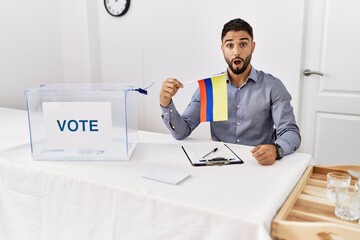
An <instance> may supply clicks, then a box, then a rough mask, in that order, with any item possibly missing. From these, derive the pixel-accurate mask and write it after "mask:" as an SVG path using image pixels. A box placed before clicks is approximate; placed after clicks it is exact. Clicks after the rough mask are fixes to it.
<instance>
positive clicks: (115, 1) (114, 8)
mask: <svg viewBox="0 0 360 240" xmlns="http://www.w3.org/2000/svg"><path fill="white" fill-rule="evenodd" d="M104 5H105V9H106V11H107V12H108V13H109V14H110V15H111V16H114V17H121V16H123V15H125V13H126V12H127V11H128V10H129V7H130V0H104Z"/></svg>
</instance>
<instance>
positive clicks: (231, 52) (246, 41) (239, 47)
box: [221, 31, 255, 75]
mask: <svg viewBox="0 0 360 240" xmlns="http://www.w3.org/2000/svg"><path fill="white" fill-rule="evenodd" d="M221 49H222V51H223V54H224V58H225V61H226V62H227V64H228V65H229V68H230V69H231V71H232V72H233V73H234V74H236V75H238V74H241V73H243V72H244V71H245V70H246V68H247V67H248V66H249V64H250V62H251V56H252V53H253V52H254V49H255V42H253V41H252V39H251V37H250V35H249V34H248V33H247V32H246V31H236V32H235V31H230V32H227V33H226V35H225V36H224V38H223V40H222V44H221Z"/></svg>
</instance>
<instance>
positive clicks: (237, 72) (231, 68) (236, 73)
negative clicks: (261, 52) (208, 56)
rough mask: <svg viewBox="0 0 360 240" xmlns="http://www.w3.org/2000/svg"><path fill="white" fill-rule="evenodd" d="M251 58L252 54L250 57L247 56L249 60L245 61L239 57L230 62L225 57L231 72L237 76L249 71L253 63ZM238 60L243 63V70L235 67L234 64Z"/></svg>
mask: <svg viewBox="0 0 360 240" xmlns="http://www.w3.org/2000/svg"><path fill="white" fill-rule="evenodd" d="M251 57H252V54H250V55H249V56H247V58H245V59H243V58H241V57H237V58H234V59H233V60H230V59H228V58H226V57H225V61H226V63H227V64H228V66H229V68H230V70H231V71H232V72H233V73H234V74H235V75H239V74H242V73H243V72H245V70H246V69H247V67H248V66H249V64H250V62H251ZM236 60H239V61H240V60H241V61H242V62H243V65H242V67H241V68H235V67H234V66H233V62H234V61H236Z"/></svg>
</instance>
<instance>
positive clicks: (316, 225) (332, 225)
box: [271, 165, 360, 240]
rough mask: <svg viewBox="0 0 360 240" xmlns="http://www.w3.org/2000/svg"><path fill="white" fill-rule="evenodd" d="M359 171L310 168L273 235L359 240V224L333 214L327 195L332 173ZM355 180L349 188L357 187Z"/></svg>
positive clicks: (279, 215) (280, 215)
mask: <svg viewBox="0 0 360 240" xmlns="http://www.w3.org/2000/svg"><path fill="white" fill-rule="evenodd" d="M349 169H350V170H356V171H360V165H343V166H309V167H308V168H307V170H306V171H305V173H304V175H303V176H302V178H301V179H300V180H299V181H298V183H297V184H296V186H295V188H294V190H293V191H292V192H291V194H290V196H289V197H288V199H287V200H286V201H285V203H284V204H283V206H282V207H281V209H280V211H279V212H278V213H277V214H276V216H275V218H274V220H273V222H272V229H271V235H272V236H273V237H274V238H278V239H283V240H286V239H288V240H302V239H338V240H341V239H344V240H345V239H360V225H359V221H358V220H356V221H346V220H343V219H340V218H338V217H336V216H335V214H334V208H335V206H334V203H332V202H330V200H329V199H328V198H327V196H326V186H327V180H326V175H327V173H329V172H334V171H336V172H343V173H347V170H349ZM355 182H356V179H355V178H354V177H353V178H352V180H351V185H350V187H351V188H352V187H354V185H355Z"/></svg>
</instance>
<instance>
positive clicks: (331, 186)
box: [326, 172, 351, 203]
mask: <svg viewBox="0 0 360 240" xmlns="http://www.w3.org/2000/svg"><path fill="white" fill-rule="evenodd" d="M350 180H351V177H350V175H349V174H346V173H342V172H329V173H328V174H327V187H326V196H327V198H328V199H329V200H330V201H331V202H333V203H335V200H336V199H335V198H336V192H337V191H339V190H341V191H347V189H348V188H349V186H350Z"/></svg>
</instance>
